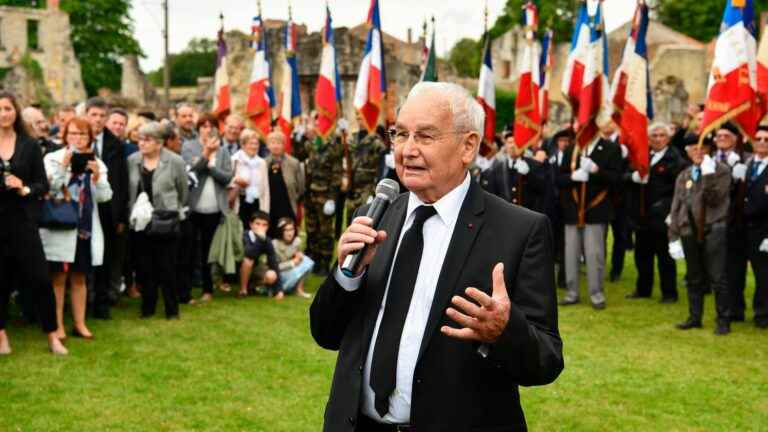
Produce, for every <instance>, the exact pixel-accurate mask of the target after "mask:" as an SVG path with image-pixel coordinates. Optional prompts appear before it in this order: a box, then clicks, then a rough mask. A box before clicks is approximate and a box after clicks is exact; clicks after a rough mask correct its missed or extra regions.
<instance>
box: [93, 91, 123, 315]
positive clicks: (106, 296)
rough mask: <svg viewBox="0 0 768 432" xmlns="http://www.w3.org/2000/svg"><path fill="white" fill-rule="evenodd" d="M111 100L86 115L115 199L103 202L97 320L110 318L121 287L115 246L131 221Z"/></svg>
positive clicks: (95, 105)
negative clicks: (109, 113)
mask: <svg viewBox="0 0 768 432" xmlns="http://www.w3.org/2000/svg"><path fill="white" fill-rule="evenodd" d="M108 108H109V107H108V105H107V102H106V101H105V100H104V99H103V98H100V97H93V98H90V99H88V101H87V102H86V103H85V117H86V119H87V120H88V123H90V124H91V129H93V136H94V137H96V138H95V140H94V143H93V147H94V148H93V151H94V153H96V155H97V156H98V157H99V158H100V159H101V160H102V161H103V162H104V163H105V164H106V165H107V172H108V173H109V177H108V180H109V186H110V187H111V188H112V199H111V200H110V201H107V202H105V203H101V204H99V218H100V220H101V225H102V227H103V229H104V265H102V266H101V267H98V268H97V269H96V272H95V277H94V280H93V286H94V292H95V293H94V298H93V303H92V305H93V308H92V315H93V317H94V318H97V319H110V318H111V317H110V313H109V307H110V304H111V303H112V302H113V301H115V300H116V298H117V293H116V292H115V290H117V289H118V288H119V287H116V286H114V283H113V280H114V279H113V277H112V267H113V266H118V265H119V266H121V267H122V262H121V260H120V259H119V258H120V257H121V256H122V255H121V254H119V253H116V252H117V251H116V249H115V245H119V244H122V242H120V241H118V237H119V236H125V235H126V226H127V224H128V163H127V159H126V157H125V148H124V147H125V146H124V143H123V142H122V141H121V140H120V139H119V138H117V137H116V136H115V135H114V134H113V133H112V132H110V130H109V129H107V128H106V127H105V126H106V122H107V109H108ZM116 258H118V259H117V260H116Z"/></svg>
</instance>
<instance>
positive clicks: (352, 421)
mask: <svg viewBox="0 0 768 432" xmlns="http://www.w3.org/2000/svg"><path fill="white" fill-rule="evenodd" d="M484 121H485V119H484V114H483V110H482V108H481V107H480V106H479V105H478V104H477V103H476V102H475V100H474V99H473V98H472V96H471V95H470V94H469V93H468V92H467V91H466V90H465V89H463V88H462V87H460V86H458V85H455V84H448V83H419V84H417V85H416V86H415V87H414V88H413V89H412V90H411V93H410V94H409V96H408V99H407V101H406V102H405V104H404V106H403V107H402V108H401V110H400V112H399V115H398V118H397V123H396V125H395V127H394V129H393V130H392V131H391V133H390V135H391V137H392V140H393V143H394V146H395V161H396V169H397V172H398V175H399V177H400V179H401V180H402V182H403V184H404V185H405V186H406V187H407V188H408V189H409V190H410V192H409V193H405V194H402V195H400V197H398V198H397V199H396V200H395V201H394V202H393V203H392V205H391V206H390V208H389V210H388V211H387V213H386V214H385V215H384V217H383V220H382V222H381V224H380V225H379V226H378V231H377V230H375V229H373V228H372V227H371V225H372V221H371V219H370V218H367V217H364V216H362V217H356V218H355V219H354V220H353V223H352V224H351V225H350V226H349V228H347V230H346V231H345V232H344V234H343V235H342V236H341V239H340V240H339V245H338V258H339V262H342V261H343V260H344V259H345V258H346V257H347V255H348V254H350V253H352V252H354V251H357V250H360V249H361V248H362V247H363V245H365V244H368V245H371V246H372V247H371V248H369V249H367V250H368V252H367V253H366V254H365V256H364V257H363V258H362V264H363V267H362V270H361V271H360V273H359V274H358V275H356V276H355V277H347V276H345V275H344V274H343V273H342V272H341V271H340V270H339V269H338V267H337V268H336V270H335V272H334V273H333V274H331V275H330V276H329V277H328V279H326V281H325V282H324V283H323V285H322V286H321V287H320V289H319V291H318V293H317V296H316V297H315V300H314V302H313V304H312V306H311V308H310V320H311V329H312V335H313V336H314V338H315V340H316V341H317V343H318V344H319V345H320V346H322V347H324V348H327V349H332V350H338V351H339V355H338V360H337V363H336V373H335V374H334V382H333V390H332V391H331V395H330V400H329V402H328V405H327V407H326V413H325V428H324V430H326V431H347V432H352V431H407V430H417V431H419V432H430V431H446V430H452V431H468V430H476V431H497V430H524V429H525V428H526V423H525V417H524V415H523V410H522V408H521V406H520V396H519V393H518V386H519V385H525V386H529V385H542V384H547V383H550V382H552V381H554V380H555V379H556V378H557V376H558V375H559V374H560V372H561V371H562V369H563V355H562V341H561V340H560V335H559V332H558V327H557V306H556V296H555V287H554V268H553V267H554V264H553V257H552V232H551V228H550V225H549V221H548V219H547V217H546V216H544V215H541V214H537V213H534V212H531V211H529V210H526V209H524V208H522V207H518V206H514V205H511V204H509V203H507V202H505V201H504V200H502V199H500V198H498V197H495V196H493V195H491V194H489V193H487V192H485V191H483V190H482V188H481V187H480V186H479V185H478V184H477V183H475V182H472V181H471V180H470V175H469V172H468V167H469V165H470V164H471V163H472V161H473V160H474V159H475V155H476V154H477V151H478V148H479V144H480V134H481V133H482V130H483V123H484ZM365 211H366V209H365V207H363V208H361V209H360V210H358V214H365Z"/></svg>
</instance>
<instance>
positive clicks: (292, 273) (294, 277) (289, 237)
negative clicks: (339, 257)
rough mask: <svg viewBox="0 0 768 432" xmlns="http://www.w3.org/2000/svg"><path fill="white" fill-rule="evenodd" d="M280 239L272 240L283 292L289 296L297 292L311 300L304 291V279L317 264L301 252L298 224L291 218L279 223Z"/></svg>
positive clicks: (281, 220) (298, 294)
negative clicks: (278, 264) (278, 263)
mask: <svg viewBox="0 0 768 432" xmlns="http://www.w3.org/2000/svg"><path fill="white" fill-rule="evenodd" d="M277 233H278V238H276V239H274V240H272V245H273V246H274V248H275V252H276V253H277V259H278V261H279V262H280V281H281V282H282V284H283V291H284V292H286V293H287V294H290V293H292V292H293V291H294V290H295V291H296V295H297V296H299V297H302V298H311V297H312V296H311V295H310V294H307V293H306V292H305V291H304V279H305V278H306V277H307V275H308V274H309V272H310V271H312V267H314V265H315V262H314V261H313V260H312V258H310V257H308V256H306V255H304V254H303V253H302V252H301V238H300V237H299V236H298V233H297V231H296V223H295V222H294V221H293V219H291V218H287V217H284V218H281V219H280V220H278V221H277Z"/></svg>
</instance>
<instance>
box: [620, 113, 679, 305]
mask: <svg viewBox="0 0 768 432" xmlns="http://www.w3.org/2000/svg"><path fill="white" fill-rule="evenodd" d="M648 132H649V134H648V135H649V138H650V140H649V146H650V159H649V164H650V167H649V172H648V173H647V174H646V175H645V176H641V175H640V173H639V172H638V171H637V170H635V171H633V172H632V173H630V174H629V175H628V176H627V177H628V178H625V182H626V183H627V184H628V186H627V189H628V197H627V198H628V201H627V204H628V207H629V219H630V225H631V226H632V228H633V229H634V230H635V231H636V233H637V235H636V236H635V265H636V266H637V283H636V285H635V290H634V291H633V292H632V293H630V294H627V298H632V299H635V298H647V297H650V296H651V291H652V290H653V260H654V257H655V258H656V259H657V260H658V269H659V280H660V285H661V302H662V303H674V302H676V301H677V267H676V266H675V261H674V260H673V259H672V257H671V256H669V238H668V237H667V224H666V218H667V216H668V215H669V209H670V207H671V206H672V198H673V197H674V195H675V181H676V180H677V175H678V174H680V171H682V170H683V169H684V168H685V167H686V165H687V163H686V162H685V159H683V157H682V156H681V155H680V153H679V152H678V151H677V148H675V147H672V146H671V145H670V141H671V140H670V139H671V137H672V131H671V130H670V127H669V126H668V125H666V124H663V123H657V124H654V125H651V127H650V128H649V129H648Z"/></svg>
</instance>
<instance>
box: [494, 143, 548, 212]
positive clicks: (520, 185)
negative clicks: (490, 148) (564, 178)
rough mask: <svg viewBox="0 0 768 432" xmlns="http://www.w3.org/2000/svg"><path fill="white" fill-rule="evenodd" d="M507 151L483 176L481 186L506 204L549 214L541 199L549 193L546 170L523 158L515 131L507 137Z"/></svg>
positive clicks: (527, 158) (542, 166)
mask: <svg viewBox="0 0 768 432" xmlns="http://www.w3.org/2000/svg"><path fill="white" fill-rule="evenodd" d="M504 148H505V150H506V153H505V154H504V155H502V156H501V157H499V158H496V159H495V160H494V161H493V165H491V168H489V169H487V170H486V171H484V172H483V173H482V174H481V177H480V184H481V185H483V188H485V190H487V191H488V192H490V193H492V194H494V195H496V196H497V197H500V198H502V199H504V200H505V201H507V202H511V203H512V204H517V205H519V206H523V207H525V208H527V209H529V210H533V211H536V212H539V213H546V210H547V209H546V208H545V207H546V202H545V200H543V199H542V198H544V197H545V196H547V193H548V192H549V191H548V187H549V185H548V183H547V179H548V175H547V174H548V173H547V168H546V166H545V165H544V164H542V163H541V162H539V161H537V160H536V159H534V158H532V157H528V156H525V155H524V154H523V150H521V149H519V148H518V147H517V143H516V142H515V134H514V132H512V131H509V132H506V133H505V134H504Z"/></svg>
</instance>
